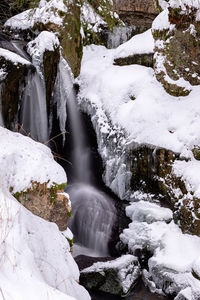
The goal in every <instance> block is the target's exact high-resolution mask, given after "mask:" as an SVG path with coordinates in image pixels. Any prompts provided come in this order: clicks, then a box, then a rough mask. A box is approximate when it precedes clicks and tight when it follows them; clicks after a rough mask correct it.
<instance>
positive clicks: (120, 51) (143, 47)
mask: <svg viewBox="0 0 200 300" xmlns="http://www.w3.org/2000/svg"><path fill="white" fill-rule="evenodd" d="M144 41H145V42H144ZM153 48H154V39H153V36H152V33H151V29H149V30H147V31H145V32H144V33H141V34H138V35H135V36H134V37H132V38H131V39H130V40H129V41H128V42H126V43H124V44H122V45H120V46H119V47H118V48H117V49H116V52H115V55H114V57H115V58H122V57H127V56H130V55H134V54H141V53H142V54H144V53H145V54H146V53H153Z"/></svg>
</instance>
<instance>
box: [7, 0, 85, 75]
mask: <svg viewBox="0 0 200 300" xmlns="http://www.w3.org/2000/svg"><path fill="white" fill-rule="evenodd" d="M5 28H6V29H8V30H10V31H13V33H14V34H17V35H18V36H19V35H20V34H21V35H22V36H26V39H27V40H30V39H32V38H33V37H36V36H37V35H38V33H40V32H42V31H52V32H54V33H56V34H57V36H58V38H59V40H60V43H61V46H62V54H63V56H64V57H65V59H67V61H68V63H69V65H70V67H71V69H72V71H73V73H74V75H75V76H77V75H78V74H79V70H80V61H81V57H82V42H81V34H80V29H81V25H80V5H78V3H76V4H74V3H72V2H71V1H70V0H67V1H63V0H60V1H56V0H50V1H46V0H41V1H40V2H39V3H38V6H37V7H36V8H32V9H29V10H26V11H24V12H22V13H20V14H18V15H16V16H13V17H12V18H10V19H9V20H7V21H6V23H5Z"/></svg>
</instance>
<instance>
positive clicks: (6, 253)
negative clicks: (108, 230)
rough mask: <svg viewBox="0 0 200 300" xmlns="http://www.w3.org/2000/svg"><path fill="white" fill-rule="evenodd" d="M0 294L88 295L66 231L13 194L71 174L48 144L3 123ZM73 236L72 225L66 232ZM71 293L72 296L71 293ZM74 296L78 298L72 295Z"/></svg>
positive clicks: (10, 298) (13, 299)
mask: <svg viewBox="0 0 200 300" xmlns="http://www.w3.org/2000/svg"><path fill="white" fill-rule="evenodd" d="M0 137H1V150H0V166H1V174H0V222H1V231H0V245H1V247H0V257H1V262H0V282H1V284H0V293H1V295H2V297H3V299H7V300H25V299H31V300H32V299H37V300H45V299H46V300H50V299H52V300H56V299H59V300H62V299H63V300H72V299H77V300H89V299H90V297H89V295H88V293H87V291H86V290H85V289H84V288H83V287H81V286H80V285H79V284H78V280H79V270H78V267H77V265H76V263H75V261H74V260H73V258H72V256H71V253H70V246H69V243H68V241H67V239H66V238H65V236H64V235H63V234H62V233H61V232H60V231H59V229H58V227H57V225H56V224H54V223H50V222H47V221H45V220H43V219H41V218H39V217H37V216H35V215H33V214H32V213H31V212H29V211H28V210H26V209H25V208H24V207H23V206H22V205H21V204H20V203H19V202H17V200H16V199H15V198H14V197H13V196H12V195H11V194H10V193H9V189H12V193H15V192H17V191H22V190H25V189H27V188H29V187H31V183H32V182H34V181H37V182H39V183H44V182H48V185H49V186H50V185H52V184H53V183H56V184H61V183H64V182H66V181H67V178H66V174H65V172H64V170H63V169H62V167H61V166H60V165H58V164H57V163H56V162H55V161H54V159H53V156H52V154H51V151H50V149H49V148H48V147H46V146H45V145H43V144H40V143H37V142H35V141H33V140H32V139H30V138H29V137H25V136H22V135H21V134H19V133H14V132H11V131H9V130H7V129H5V128H2V127H0ZM65 235H67V236H68V237H69V236H70V237H71V236H72V234H71V233H70V231H69V230H68V231H67V233H65ZM70 296H71V297H70ZM72 297H73V298H72Z"/></svg>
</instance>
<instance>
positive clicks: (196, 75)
mask: <svg viewBox="0 0 200 300" xmlns="http://www.w3.org/2000/svg"><path fill="white" fill-rule="evenodd" d="M198 3H199V2H195V3H194V4H192V3H191V4H189V2H188V4H184V1H183V2H180V3H179V4H178V3H176V2H175V1H171V2H170V4H168V8H166V9H165V10H164V11H162V12H161V13H160V15H159V16H158V17H157V18H156V19H155V21H154V23H153V26H152V29H153V36H154V39H155V49H154V50H155V56H154V58H155V63H154V69H155V73H156V77H157V79H158V81H160V82H161V83H162V84H163V87H164V88H165V90H166V91H167V92H168V93H169V94H171V95H173V96H186V95H188V94H189V93H190V91H191V89H192V86H194V85H199V84H200V69H199V58H200V38H199V34H200V21H199V19H198V15H199V12H200V5H199V4H198Z"/></svg>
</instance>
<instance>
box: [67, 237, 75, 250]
mask: <svg viewBox="0 0 200 300" xmlns="http://www.w3.org/2000/svg"><path fill="white" fill-rule="evenodd" d="M67 240H68V242H69V246H70V248H71V251H72V247H73V245H74V238H72V239H68V238H67Z"/></svg>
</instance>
